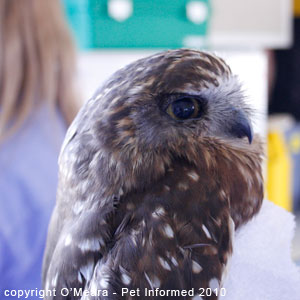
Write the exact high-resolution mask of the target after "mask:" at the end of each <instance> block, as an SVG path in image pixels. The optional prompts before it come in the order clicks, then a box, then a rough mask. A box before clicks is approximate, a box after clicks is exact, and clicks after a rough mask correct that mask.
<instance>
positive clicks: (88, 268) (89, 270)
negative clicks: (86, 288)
mask: <svg viewBox="0 0 300 300" xmlns="http://www.w3.org/2000/svg"><path fill="white" fill-rule="evenodd" d="M79 271H80V273H81V274H82V276H83V277H84V278H85V280H86V281H89V280H90V279H91V278H92V275H93V271H94V262H93V261H90V262H89V263H88V264H86V265H84V266H82V267H81V268H80V270H79Z"/></svg>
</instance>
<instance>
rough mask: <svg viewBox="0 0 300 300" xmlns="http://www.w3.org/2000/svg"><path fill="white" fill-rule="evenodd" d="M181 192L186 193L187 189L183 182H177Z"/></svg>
mask: <svg viewBox="0 0 300 300" xmlns="http://www.w3.org/2000/svg"><path fill="white" fill-rule="evenodd" d="M177 187H178V188H179V189H180V190H181V191H186V190H187V189H188V188H189V187H188V185H187V184H186V183H185V182H179V183H178V186H177Z"/></svg>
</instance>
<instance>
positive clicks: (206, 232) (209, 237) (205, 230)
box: [202, 224, 211, 239]
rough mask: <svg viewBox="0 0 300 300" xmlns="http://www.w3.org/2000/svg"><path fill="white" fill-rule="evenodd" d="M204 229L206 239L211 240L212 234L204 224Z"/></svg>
mask: <svg viewBox="0 0 300 300" xmlns="http://www.w3.org/2000/svg"><path fill="white" fill-rule="evenodd" d="M202 229H203V231H204V233H205V235H206V237H207V238H208V239H211V234H210V232H209V231H208V229H207V227H206V226H205V225H204V224H203V225H202Z"/></svg>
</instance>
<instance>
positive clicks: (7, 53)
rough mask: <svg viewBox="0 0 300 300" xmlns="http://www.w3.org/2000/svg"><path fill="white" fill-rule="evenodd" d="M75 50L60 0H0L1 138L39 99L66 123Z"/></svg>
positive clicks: (73, 96) (73, 106)
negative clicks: (56, 111) (59, 112)
mask: <svg viewBox="0 0 300 300" xmlns="http://www.w3.org/2000/svg"><path fill="white" fill-rule="evenodd" d="M74 74H75V52H74V47H73V43H72V39H71V37H70V34H69V31H68V27H67V24H66V22H65V20H64V16H63V12H62V9H61V5H60V0H21V1H20V0H0V114H1V115H0V141H1V140H3V139H4V138H5V137H7V136H8V135H10V134H12V133H13V132H15V131H16V130H17V129H18V128H19V127H20V126H21V125H22V123H23V122H24V121H25V119H26V118H27V117H28V115H29V113H30V112H31V111H32V110H33V109H34V108H35V107H36V106H37V105H38V104H39V103H40V102H46V103H47V104H48V105H49V106H50V107H51V109H55V108H56V107H59V109H60V110H61V111H62V114H63V116H64V118H65V120H66V123H67V124H69V123H70V122H71V121H72V119H73V118H74V116H75V114H76V112H77V106H78V100H77V98H78V97H77V93H76V92H75V86H74V83H73V76H74Z"/></svg>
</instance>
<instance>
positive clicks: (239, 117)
mask: <svg viewBox="0 0 300 300" xmlns="http://www.w3.org/2000/svg"><path fill="white" fill-rule="evenodd" d="M234 120H235V121H234V124H233V126H232V127H231V130H230V131H231V134H232V135H233V136H235V137H237V138H240V139H241V138H244V137H247V138H248V141H249V144H251V143H252V139H253V133H252V127H251V124H250V122H249V120H248V118H247V117H246V116H245V114H244V113H243V112H241V111H237V112H236V114H235V116H234Z"/></svg>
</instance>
